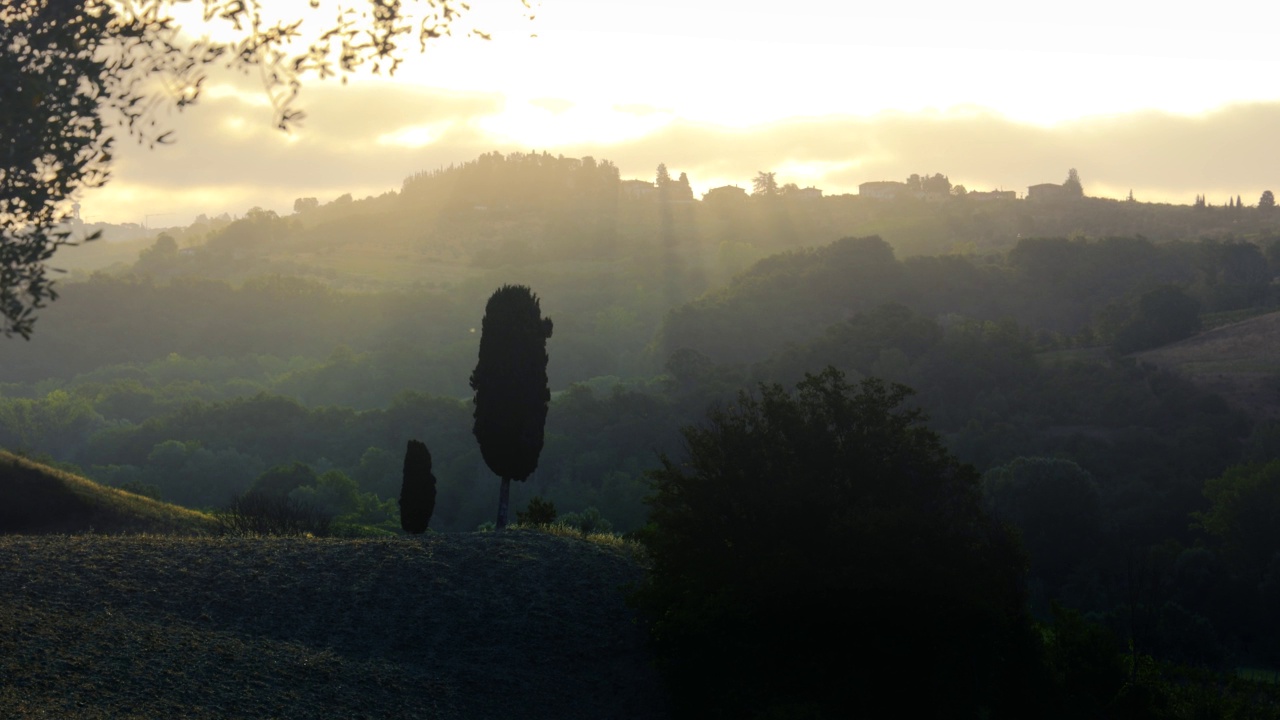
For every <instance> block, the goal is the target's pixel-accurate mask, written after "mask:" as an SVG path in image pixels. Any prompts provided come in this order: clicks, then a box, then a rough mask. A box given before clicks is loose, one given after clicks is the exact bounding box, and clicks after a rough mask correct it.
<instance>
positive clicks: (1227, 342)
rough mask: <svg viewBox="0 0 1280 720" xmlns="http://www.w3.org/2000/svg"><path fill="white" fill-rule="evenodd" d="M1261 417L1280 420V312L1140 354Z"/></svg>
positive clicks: (1138, 355) (1226, 326) (1138, 356)
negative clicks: (1278, 418)
mask: <svg viewBox="0 0 1280 720" xmlns="http://www.w3.org/2000/svg"><path fill="white" fill-rule="evenodd" d="M1135 357H1137V358H1138V359H1140V360H1142V361H1143V362H1147V363H1151V364H1153V365H1155V366H1157V367H1160V368H1163V369H1167V370H1171V371H1173V372H1176V373H1178V374H1181V375H1183V376H1185V377H1188V378H1190V379H1191V380H1193V381H1195V382H1196V383H1197V384H1199V385H1201V386H1203V387H1205V388H1206V389H1209V390H1211V391H1213V392H1215V393H1218V394H1219V395H1221V396H1223V397H1224V398H1226V399H1227V400H1228V401H1229V402H1231V403H1232V404H1234V405H1236V406H1237V407H1240V408H1242V409H1244V410H1246V411H1248V412H1249V413H1250V414H1252V415H1254V416H1256V417H1259V418H1277V417H1280V382H1277V381H1276V378H1277V377H1280V312H1275V313H1269V314H1267V315H1259V316H1258V317H1254V318H1249V319H1248V320H1242V321H1241V322H1238V323H1233V324H1231V325H1224V326H1222V327H1219V328H1214V329H1213V330H1209V331H1208V332H1203V333H1200V334H1199V335H1196V336H1194V337H1190V338H1187V339H1186V340H1183V341H1181V342H1177V343H1173V344H1172V345H1166V346H1164V347H1161V348H1156V349H1155V350H1148V351H1146V352H1142V353H1138V354H1137V355H1136V356H1135Z"/></svg>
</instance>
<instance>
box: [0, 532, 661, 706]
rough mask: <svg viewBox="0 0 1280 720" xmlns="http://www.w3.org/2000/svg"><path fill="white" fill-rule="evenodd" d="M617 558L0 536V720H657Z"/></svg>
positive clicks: (463, 541)
mask: <svg viewBox="0 0 1280 720" xmlns="http://www.w3.org/2000/svg"><path fill="white" fill-rule="evenodd" d="M642 572H643V570H642V568H641V566H640V565H639V564H638V563H637V562H636V559H635V557H634V555H633V554H632V552H631V551H630V550H629V549H627V548H626V547H624V546H620V545H619V544H618V543H616V542H614V543H607V542H590V541H586V540H582V539H578V538H573V537H560V536H556V535H552V534H548V533H543V532H538V531H532V530H508V531H505V532H503V533H462V534H445V535H437V534H428V535H425V536H418V537H414V538H394V539H375V540H329V539H323V540H322V539H308V538H227V537H222V538H178V537H160V536H96V535H80V536H42V537H32V536H9V537H0V717H57V718H66V719H69V720H76V719H79V718H160V717H183V718H228V717H238V718H256V717H271V718H319V717H333V718H442V719H449V718H458V719H459V720H461V719H463V718H466V719H472V718H521V719H523V720H531V719H536V718H548V719H551V718H556V719H557V720H572V719H573V718H629V719H630V718H638V719H643V718H665V717H669V709H668V707H667V704H666V699H665V695H664V692H663V690H662V688H661V686H660V684H659V682H658V678H657V675H656V672H655V670H654V669H653V667H652V664H651V660H650V656H649V653H648V651H647V649H646V647H645V634H644V631H643V629H642V627H641V626H640V625H638V624H637V623H636V622H635V620H636V618H635V616H634V613H633V611H632V610H631V609H630V608H628V606H627V604H626V602H625V594H626V593H625V587H626V586H627V585H628V584H629V583H632V582H635V581H636V580H638V579H639V578H640V577H641V574H642Z"/></svg>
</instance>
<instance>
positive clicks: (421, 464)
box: [400, 440, 436, 535]
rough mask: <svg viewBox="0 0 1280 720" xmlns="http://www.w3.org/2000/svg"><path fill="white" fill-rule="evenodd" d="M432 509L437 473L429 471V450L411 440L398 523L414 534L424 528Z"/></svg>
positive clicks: (405, 464)
mask: <svg viewBox="0 0 1280 720" xmlns="http://www.w3.org/2000/svg"><path fill="white" fill-rule="evenodd" d="M435 509H436V476H435V475H433V474H432V472H431V452H430V451H428V450H427V446H426V445H425V444H424V443H422V442H419V441H417V440H410V441H409V446H408V448H406V450H405V453H404V479H403V480H402V481H401V483H400V527H402V528H404V531H405V532H407V533H410V534H413V535H420V534H422V533H424V532H426V531H427V526H428V525H430V524H431V513H433V512H435Z"/></svg>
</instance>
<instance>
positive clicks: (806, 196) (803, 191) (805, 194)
mask: <svg viewBox="0 0 1280 720" xmlns="http://www.w3.org/2000/svg"><path fill="white" fill-rule="evenodd" d="M788 197H793V198H795V199H797V200H804V201H812V200H821V199H822V191H821V190H819V189H818V188H816V187H807V188H800V189H799V190H792V191H791V192H790V193H788Z"/></svg>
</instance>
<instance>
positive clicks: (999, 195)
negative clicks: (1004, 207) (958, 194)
mask: <svg viewBox="0 0 1280 720" xmlns="http://www.w3.org/2000/svg"><path fill="white" fill-rule="evenodd" d="M964 199H965V200H977V201H978V202H987V201H990V200H1017V199H1018V193H1016V192H1014V191H1012V190H988V191H986V192H981V191H977V192H969V193H965V196H964Z"/></svg>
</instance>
